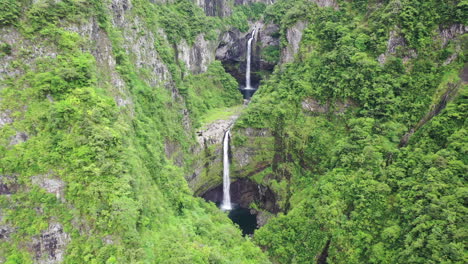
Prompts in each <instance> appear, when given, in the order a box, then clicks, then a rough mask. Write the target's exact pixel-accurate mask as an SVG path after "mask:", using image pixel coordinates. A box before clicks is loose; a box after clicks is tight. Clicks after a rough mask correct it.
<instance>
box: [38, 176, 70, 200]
mask: <svg viewBox="0 0 468 264" xmlns="http://www.w3.org/2000/svg"><path fill="white" fill-rule="evenodd" d="M31 180H32V183H33V184H36V185H38V186H40V187H41V188H42V189H44V190H45V191H46V192H48V193H52V194H55V197H57V199H60V200H61V201H62V202H64V201H65V198H64V191H65V183H64V182H63V181H62V180H60V179H58V178H52V174H44V175H36V176H33V177H31Z"/></svg>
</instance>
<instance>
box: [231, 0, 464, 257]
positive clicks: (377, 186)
mask: <svg viewBox="0 0 468 264" xmlns="http://www.w3.org/2000/svg"><path fill="white" fill-rule="evenodd" d="M313 2H315V1H305V0H304V1H300V0H298V1H277V2H276V3H275V5H272V6H270V7H268V8H267V10H266V20H267V21H268V20H269V19H270V20H272V21H274V22H275V23H276V24H279V25H280V26H281V29H280V32H281V34H282V36H281V38H282V43H283V47H284V49H283V56H282V58H283V59H282V60H283V62H292V61H293V63H290V64H284V65H282V66H281V67H278V68H277V69H276V71H275V73H274V74H273V76H272V78H271V79H269V80H268V81H267V82H265V83H264V84H263V85H262V86H261V88H260V90H259V91H258V92H257V94H256V95H255V97H254V98H253V100H252V102H251V103H250V105H249V107H248V109H247V111H245V112H244V113H243V115H242V116H241V117H240V118H239V120H238V122H237V123H236V128H235V129H234V130H233V132H232V134H233V136H234V138H233V142H234V150H233V152H234V153H233V156H234V157H236V158H235V159H234V161H233V162H234V164H233V168H234V172H233V177H237V178H244V177H248V178H250V179H252V180H254V181H256V182H257V183H258V184H261V185H264V186H269V187H270V188H271V189H272V190H273V191H274V192H275V195H276V196H277V197H278V198H279V199H278V205H279V207H280V209H281V211H282V212H283V213H282V214H280V215H279V216H277V217H276V218H273V219H272V220H270V221H269V223H268V224H267V225H266V226H264V227H262V228H261V229H259V230H258V231H257V232H256V233H255V236H254V241H255V242H256V243H257V244H258V245H260V246H261V247H262V248H263V249H264V250H265V251H266V252H267V253H268V254H269V256H270V258H271V259H272V261H273V262H276V263H311V262H317V263H465V262H466V261H467V259H466V254H465V253H466V245H465V244H464V240H466V236H465V234H464V231H463V230H464V228H465V227H466V223H465V221H464V215H466V212H467V209H466V203H465V202H464V199H466V172H467V160H466V154H467V153H466V146H467V141H466V140H467V138H466V129H467V126H466V125H467V124H466V120H467V113H468V111H467V107H466V106H467V104H466V103H467V101H466V100H467V89H466V87H467V85H466V84H467V79H466V69H467V68H466V52H467V35H466V33H467V29H468V27H467V25H466V21H467V16H466V14H468V10H467V7H468V5H467V3H466V1H338V2H337V3H336V5H333V7H334V8H320V7H318V6H317V5H316V3H313ZM299 41H300V42H299ZM401 142H407V143H404V144H401ZM253 206H254V207H255V206H256V205H253Z"/></svg>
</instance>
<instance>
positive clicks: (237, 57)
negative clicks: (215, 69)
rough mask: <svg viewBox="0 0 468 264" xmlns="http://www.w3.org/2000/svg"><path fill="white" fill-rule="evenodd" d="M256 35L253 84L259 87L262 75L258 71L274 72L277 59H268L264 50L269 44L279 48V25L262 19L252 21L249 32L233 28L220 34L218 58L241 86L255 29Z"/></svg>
mask: <svg viewBox="0 0 468 264" xmlns="http://www.w3.org/2000/svg"><path fill="white" fill-rule="evenodd" d="M254 29H256V35H255V38H254V41H253V42H252V60H251V65H252V73H251V80H252V86H254V87H257V86H258V83H259V82H260V80H261V78H262V76H260V75H259V73H258V72H272V71H273V68H274V67H275V65H276V64H277V62H276V61H267V60H266V59H265V58H264V56H263V54H262V53H263V50H265V49H266V48H267V47H269V46H273V47H277V48H278V49H279V34H278V32H279V27H278V26H277V25H274V24H265V23H264V22H262V21H257V22H255V23H252V24H251V26H250V29H249V30H248V31H247V32H240V31H239V30H238V29H231V30H229V31H227V32H225V33H223V34H222V35H221V36H220V44H219V46H218V48H217V50H216V59H217V60H220V61H221V62H222V63H223V66H224V68H225V69H226V71H227V72H228V73H229V74H231V75H232V76H234V78H236V80H237V81H238V82H239V84H240V85H241V86H245V71H246V65H247V64H246V62H247V42H248V40H249V39H250V38H251V37H252V32H253V30H254Z"/></svg>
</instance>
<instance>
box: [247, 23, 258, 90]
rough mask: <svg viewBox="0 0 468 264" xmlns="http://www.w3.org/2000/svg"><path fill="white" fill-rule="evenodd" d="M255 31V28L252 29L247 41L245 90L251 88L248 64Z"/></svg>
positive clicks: (250, 58)
mask: <svg viewBox="0 0 468 264" xmlns="http://www.w3.org/2000/svg"><path fill="white" fill-rule="evenodd" d="M255 33H256V29H254V30H253V31H252V36H251V37H250V39H249V41H248V42H247V69H246V71H245V89H246V90H251V89H253V88H252V85H251V84H250V65H251V61H252V41H253V40H254V38H255Z"/></svg>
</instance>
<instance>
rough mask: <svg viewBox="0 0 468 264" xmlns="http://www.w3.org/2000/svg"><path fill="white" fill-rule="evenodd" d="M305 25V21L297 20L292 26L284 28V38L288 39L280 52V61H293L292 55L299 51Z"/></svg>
mask: <svg viewBox="0 0 468 264" xmlns="http://www.w3.org/2000/svg"><path fill="white" fill-rule="evenodd" d="M306 27H307V22H305V21H299V22H297V23H296V24H295V25H294V26H292V27H290V28H288V29H287V30H286V40H287V41H288V45H287V46H286V47H284V48H283V50H282V52H281V63H289V62H293V61H294V56H295V55H296V54H297V52H298V51H299V44H300V42H301V40H302V35H303V33H304V29H305V28H306Z"/></svg>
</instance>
